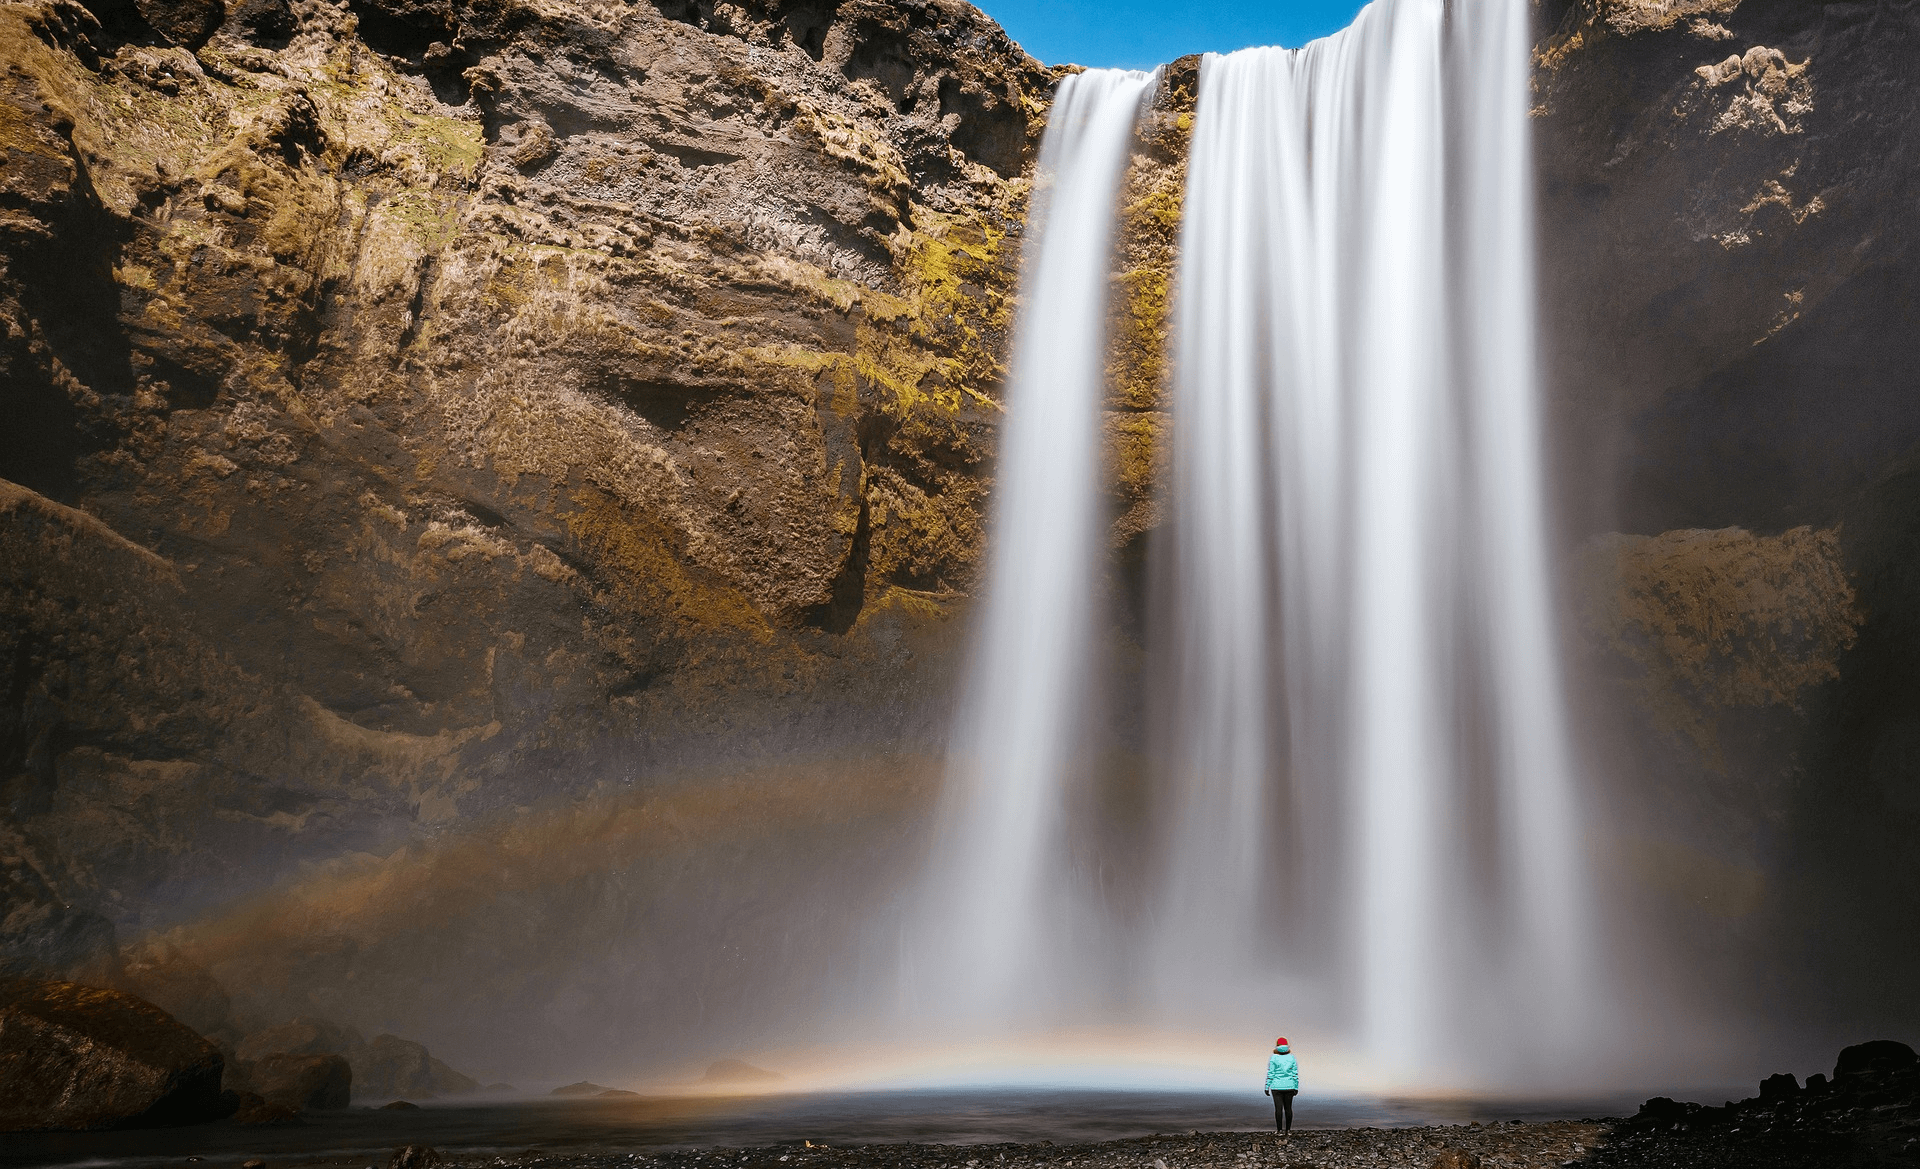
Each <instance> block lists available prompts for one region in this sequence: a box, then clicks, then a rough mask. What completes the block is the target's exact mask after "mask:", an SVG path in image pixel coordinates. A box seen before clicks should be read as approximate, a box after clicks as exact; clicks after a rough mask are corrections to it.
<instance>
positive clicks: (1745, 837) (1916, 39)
mask: <svg viewBox="0 0 1920 1169" xmlns="http://www.w3.org/2000/svg"><path fill="white" fill-rule="evenodd" d="M1541 17H1542V21H1543V26H1542V37H1541V40H1540V42H1539V44H1538V45H1537V48H1536V73H1535V92H1536V100H1537V108H1536V110H1535V115H1536V117H1535V125H1536V127H1537V128H1538V130H1539V135H1538V143H1539V146H1538V149H1539V155H1540V158H1539V166H1540V183H1541V213H1542V243H1543V258H1544V263H1543V274H1544V280H1545V288H1544V291H1545V295H1546V306H1547V325H1548V328H1547V336H1548V343H1549V384H1550V385H1551V387H1552V391H1553V405H1554V409H1555V411H1556V429H1557V433H1558V435H1559V439H1558V442H1557V448H1556V462H1557V465H1558V466H1559V467H1560V468H1561V485H1562V493H1563V499H1562V508H1561V510H1562V514H1563V516H1564V517H1565V530H1566V534H1567V536H1568V540H1569V543H1570V545H1572V548H1571V550H1570V556H1569V564H1570V569H1571V571H1570V575H1569V586H1570V587H1569V597H1570V601H1571V603H1572V607H1573V608H1575V609H1577V610H1579V615H1578V616H1576V617H1574V618H1572V624H1573V626H1574V627H1576V628H1578V629H1579V630H1581V636H1580V637H1578V638H1577V639H1576V641H1577V643H1578V644H1580V645H1582V646H1583V647H1584V649H1583V656H1582V658H1581V660H1580V661H1579V663H1578V664H1579V665H1580V666H1581V669H1580V671H1579V674H1580V677H1581V679H1582V686H1583V689H1582V691H1581V699H1582V702H1581V707H1582V710H1583V712H1585V713H1586V715H1587V716H1588V721H1589V726H1588V731H1589V738H1590V741H1591V743H1592V750H1593V755H1594V759H1595V768H1596V770H1597V771H1598V772H1599V773H1600V774H1604V775H1608V776H1610V777H1611V782H1612V784H1613V785H1614V791H1613V792H1612V793H1611V794H1610V796H1609V800H1608V802H1609V803H1610V807H1609V808H1608V809H1607V814H1608V815H1609V816H1610V818H1611V820H1612V822H1613V824H1614V826H1615V841H1616V843H1615V844H1614V845H1612V846H1610V847H1611V851H1612V854H1613V856H1612V859H1613V860H1614V861H1615V862H1616V866H1617V868H1618V869H1619V870H1621V871H1623V872H1624V873H1626V874H1627V875H1628V878H1629V880H1628V883H1627V888H1626V889H1625V890H1624V891H1622V892H1621V893H1620V894H1619V896H1620V898H1621V902H1622V904H1624V905H1626V906H1630V907H1632V908H1631V910H1630V913H1631V915H1633V916H1638V917H1640V918H1641V919H1642V920H1658V921H1663V922H1664V923H1665V928H1664V929H1662V930H1659V931H1657V936H1656V937H1655V938H1654V939H1652V940H1651V941H1652V944H1651V945H1649V947H1648V950H1649V952H1650V953H1651V954H1653V955H1654V958H1653V962H1654V963H1655V964H1660V963H1662V962H1666V963H1670V969H1671V970H1672V971H1673V972H1674V973H1675V976H1676V977H1681V978H1684V979H1686V980H1688V981H1690V982H1692V983H1693V984H1694V985H1696V986H1697V987H1708V988H1711V989H1710V990H1708V991H1707V992H1706V994H1707V997H1708V998H1710V999H1712V1000H1714V1006H1715V1007H1716V1008H1725V1009H1729V1010H1732V1011H1734V1012H1749V1013H1751V1012H1758V1013H1760V1014H1761V1015H1762V1016H1763V1017H1766V1018H1769V1019H1772V1020H1778V1021H1780V1022H1781V1023H1782V1025H1783V1026H1787V1027H1801V1028H1806V1029H1808V1030H1810V1031H1813V1032H1817V1033H1818V1034H1819V1035H1820V1037H1821V1038H1822V1040H1823V1041H1832V1040H1836V1039H1838V1040H1844V1041H1850V1037H1851V1036H1853V1035H1856V1034H1857V1030H1856V1029H1857V1028H1858V1027H1861V1026H1887V1025H1893V1023H1894V1020H1896V1019H1897V1020H1898V1024H1897V1025H1899V1026H1903V1027H1909V1028H1911V1027H1914V1026H1920V1016H1916V1014H1915V1013H1914V1012H1913V1010H1912V1006H1911V1003H1910V1002H1908V1001H1906V1000H1905V998H1904V997H1903V996H1901V995H1898V994H1896V993H1893V992H1892V988H1893V987H1895V986H1898V985H1902V984H1905V983H1910V982H1911V981H1912V980H1913V979H1914V978H1915V977H1920V946H1916V945H1915V943H1914V941H1913V938H1912V931H1911V930H1910V929H1908V928H1906V927H1905V926H1904V925H1903V924H1902V923H1903V922H1906V921H1910V920H1911V917H1912V915H1913V913H1914V912H1915V911H1916V909H1917V908H1920V854H1916V853H1915V852H1914V850H1913V848H1912V847H1911V844H1910V841H1911V839H1912V836H1913V833H1914V831H1915V830H1916V829H1920V756H1916V754H1915V753H1914V751H1913V750H1912V749H1911V747H1910V746H1909V744H1910V743H1911V742H1912V741H1914V735H1913V730H1912V728H1913V727H1914V726H1915V725H1916V724H1915V723H1914V719H1915V717H1916V711H1920V705H1916V702H1917V701H1920V688H1916V674H1915V672H1914V670H1913V668H1912V666H1911V663H1912V662H1913V661H1915V660H1920V658H1916V656H1915V654H1916V651H1920V642H1916V640H1915V632H1916V631H1915V629H1914V618H1913V615H1914V614H1915V613H1916V612H1920V608H1916V606H1920V591H1916V588H1915V583H1914V582H1915V581H1916V580H1920V576H1917V575H1916V569H1920V561H1916V560H1915V559H1914V556H1915V549H1916V547H1920V545H1916V541H1915V535H1916V531H1917V528H1916V524H1917V523H1920V520H1916V518H1915V517H1916V516H1920V512H1916V511H1915V510H1914V508H1913V506H1912V505H1913V503H1914V501H1915V496H1914V486H1913V484H1914V470H1915V466H1916V464H1915V457H1916V454H1920V410H1916V409H1915V402H1916V398H1915V396H1914V391H1915V389H1916V382H1915V378H1914V374H1913V372H1912V368H1913V367H1912V362H1911V360H1910V359H1909V357H1908V355H1907V352H1906V350H1907V348H1908V340H1907V339H1908V338H1909V337H1911V336H1913V335H1914V332H1915V329H1916V327H1920V299H1917V298H1916V296H1915V295H1914V294H1915V291H1916V289H1915V286H1914V282H1915V280H1916V274H1917V273H1920V269H1917V268H1916V266H1915V260H1916V256H1915V251H1914V243H1915V238H1916V233H1915V229H1914V220H1913V217H1912V215H1911V214H1910V208H1911V207H1912V206H1913V205H1914V201H1915V198H1916V195H1920V167H1917V165H1916V164H1920V156H1916V154H1915V147H1916V144H1920V138H1916V136H1915V131H1914V126H1916V125H1920V86H1916V84H1915V82H1914V78H1913V73H1912V68H1911V62H1912V60H1913V59H1914V54H1915V52H1916V51H1920V7H1916V6H1915V5H1914V4H1911V3H1907V2H1904V0H1885V2H1882V0H1864V2H1855V3H1821V2H1811V3H1809V2H1801V0H1571V2H1569V0H1547V2H1546V3H1544V4H1543V5H1542V8H1541ZM1622 533H1625V534H1622ZM1755 971H1760V972H1762V974H1761V976H1760V977H1755V974H1754V972H1755Z"/></svg>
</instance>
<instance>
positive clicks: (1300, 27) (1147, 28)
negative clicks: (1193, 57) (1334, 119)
mask: <svg viewBox="0 0 1920 1169" xmlns="http://www.w3.org/2000/svg"><path fill="white" fill-rule="evenodd" d="M974 3H976V4H978V5H979V6H980V8H981V10H982V11H984V12H985V13H986V14H987V15H988V16H991V17H993V18H994V19H995V20H997V21H999V22H1000V25H1001V27H1002V28H1005V29H1006V30H1007V32H1008V34H1010V35H1011V36H1012V37H1013V39H1014V40H1016V41H1019V42H1020V45H1021V47H1022V48H1024V49H1026V50H1027V52H1029V53H1032V54H1033V55H1034V56H1035V57H1038V58H1039V59H1040V60H1041V61H1043V62H1045V63H1046V64H1048V65H1058V64H1061V63H1062V62H1068V61H1071V62H1073V63H1074V64H1078V65H1109V66H1118V67H1120V68H1125V69H1151V68H1152V67H1153V66H1155V65H1158V64H1160V63H1161V62H1163V61H1171V60H1172V59H1173V58H1175V57H1178V56H1181V55H1182V54H1185V53H1204V52H1208V51H1212V52H1216V53H1228V52H1232V51H1233V50H1234V49H1244V48H1246V47H1247V46H1248V45H1288V46H1295V47H1297V46H1299V45H1303V44H1305V43H1306V42H1308V41H1310V40H1312V39H1314V38H1315V37H1323V36H1326V35H1327V34H1328V33H1330V32H1334V31H1335V30H1337V29H1339V28H1341V27H1343V26H1345V25H1346V24H1347V22H1348V21H1350V20H1352V19H1353V14H1354V13H1356V12H1358V11H1360V7H1361V0H1226V2H1225V3H1222V2H1219V0H1215V2H1214V3H1211V4H1205V3H1202V4H1195V3H1179V2H1173V3H1169V2H1168V0H1104V2H1103V0H974Z"/></svg>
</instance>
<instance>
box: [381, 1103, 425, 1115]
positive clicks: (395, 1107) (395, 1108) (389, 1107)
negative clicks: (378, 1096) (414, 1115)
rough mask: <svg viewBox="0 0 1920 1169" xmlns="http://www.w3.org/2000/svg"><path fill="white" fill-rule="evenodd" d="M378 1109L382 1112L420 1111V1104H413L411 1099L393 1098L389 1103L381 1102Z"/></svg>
mask: <svg viewBox="0 0 1920 1169" xmlns="http://www.w3.org/2000/svg"><path fill="white" fill-rule="evenodd" d="M380 1111H382V1112H418V1111H420V1106H419V1105H418V1104H415V1103H414V1102H413V1101H411V1100H395V1101H394V1102H392V1103H391V1104H382V1105H381V1106H380Z"/></svg>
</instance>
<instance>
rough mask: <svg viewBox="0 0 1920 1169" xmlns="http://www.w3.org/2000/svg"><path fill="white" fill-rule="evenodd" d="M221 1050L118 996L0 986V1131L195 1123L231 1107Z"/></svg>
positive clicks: (52, 985)
mask: <svg viewBox="0 0 1920 1169" xmlns="http://www.w3.org/2000/svg"><path fill="white" fill-rule="evenodd" d="M220 1072H221V1058H220V1052H219V1051H218V1050H217V1049H215V1048H214V1046H213V1045H212V1044H211V1043H208V1042H207V1041H206V1040H204V1039H202V1038H200V1036H198V1035H195V1034H194V1033H193V1032H192V1031H190V1030H188V1029H187V1028H186V1027H184V1026H182V1025H181V1024H179V1023H178V1022H176V1021H175V1020H174V1019H173V1018H172V1017H171V1016H169V1015H167V1014H166V1012H164V1011H162V1010H160V1009H159V1008H158V1007H155V1006H153V1005H152V1004H151V1003H146V1002H142V1001H141V1000H139V999H136V998H134V997H133V996H131V995H127V994H122V993H121V992H119V991H112V990H99V989H95V988H91V987H83V986H78V985H76V984H73V983H67V982H40V981H33V980H27V979H9V980H5V981H0V1131H15V1132H17V1131H22V1130H31V1129H96V1128H138V1127H146V1126H153V1125H167V1124H192V1123H197V1122H200V1121H205V1120H212V1119H214V1118H216V1117H218V1116H222V1115H225V1113H226V1112H227V1111H230V1110H231V1109H230V1107H228V1105H227V1102H224V1101H223V1100H222V1098H221V1094H220Z"/></svg>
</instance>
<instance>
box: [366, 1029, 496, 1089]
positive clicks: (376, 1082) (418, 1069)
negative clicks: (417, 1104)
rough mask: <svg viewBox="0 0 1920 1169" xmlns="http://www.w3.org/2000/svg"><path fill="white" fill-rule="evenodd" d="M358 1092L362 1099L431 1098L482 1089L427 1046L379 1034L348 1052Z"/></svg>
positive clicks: (394, 1036)
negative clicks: (445, 1062) (383, 1097)
mask: <svg viewBox="0 0 1920 1169" xmlns="http://www.w3.org/2000/svg"><path fill="white" fill-rule="evenodd" d="M347 1059H348V1060H349V1061H350V1062H351V1063H352V1064H353V1082H354V1090H355V1091H356V1092H358V1093H359V1094H360V1095H361V1096H362V1097H365V1098H367V1099H375V1098H378V1097H382V1096H385V1097H393V1096H411V1097H414V1098H416V1099H418V1098H431V1097H433V1096H440V1095H457V1094H462V1093H466V1092H477V1091H479V1090H480V1082H479V1081H478V1080H475V1079H472V1078H470V1077H468V1076H464V1075H461V1074H460V1073H459V1072H457V1071H454V1070H453V1069H452V1068H450V1067H448V1066H447V1065H446V1064H444V1063H442V1062H441V1061H439V1060H437V1059H435V1058H434V1057H433V1056H432V1055H431V1054H429V1053H428V1051H427V1049H426V1047H425V1046H424V1045H422V1044H419V1043H415V1042H413V1041H412V1040H410V1039H402V1038H400V1037H399V1036H397V1035H376V1036H374V1037H373V1038H372V1039H371V1040H369V1041H368V1042H367V1043H366V1045H365V1046H363V1047H359V1048H356V1049H354V1050H352V1051H349V1052H347Z"/></svg>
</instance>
